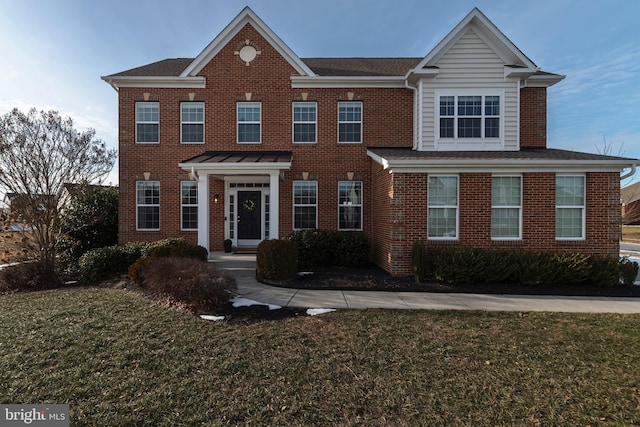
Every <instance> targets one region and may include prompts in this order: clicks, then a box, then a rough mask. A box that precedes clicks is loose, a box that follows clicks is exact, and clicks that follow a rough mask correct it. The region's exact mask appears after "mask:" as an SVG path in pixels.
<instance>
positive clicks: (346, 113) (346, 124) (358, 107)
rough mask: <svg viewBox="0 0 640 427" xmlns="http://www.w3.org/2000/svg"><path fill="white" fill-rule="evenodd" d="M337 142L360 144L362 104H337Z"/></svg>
mask: <svg viewBox="0 0 640 427" xmlns="http://www.w3.org/2000/svg"><path fill="white" fill-rule="evenodd" d="M338 142H353V143H360V142H362V102H339V103H338Z"/></svg>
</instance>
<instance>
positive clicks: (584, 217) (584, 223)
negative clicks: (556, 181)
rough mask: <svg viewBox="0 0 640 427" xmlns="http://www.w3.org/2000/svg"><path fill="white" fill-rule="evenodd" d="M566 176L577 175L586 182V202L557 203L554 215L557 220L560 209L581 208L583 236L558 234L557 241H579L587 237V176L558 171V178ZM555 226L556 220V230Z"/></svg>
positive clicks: (583, 195) (584, 194)
mask: <svg viewBox="0 0 640 427" xmlns="http://www.w3.org/2000/svg"><path fill="white" fill-rule="evenodd" d="M564 176H572V177H573V176H577V177H582V179H583V182H584V188H583V189H582V191H583V193H582V200H583V201H584V204H582V205H577V206H574V205H561V206H559V205H558V204H557V202H556V203H554V204H555V210H554V216H555V217H556V221H557V212H558V209H581V210H582V230H581V233H582V236H581V237H558V236H557V235H556V240H557V241H565V242H569V241H573V242H578V241H584V240H586V238H587V176H586V175H585V174H570V173H558V174H556V178H558V177H564ZM557 191H558V187H557V186H556V187H555V192H557ZM555 192H554V193H555ZM555 226H556V222H555V221H554V230H555Z"/></svg>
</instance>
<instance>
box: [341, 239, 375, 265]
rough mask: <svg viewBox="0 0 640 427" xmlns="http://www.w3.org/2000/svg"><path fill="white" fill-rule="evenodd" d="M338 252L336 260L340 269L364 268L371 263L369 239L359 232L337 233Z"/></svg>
mask: <svg viewBox="0 0 640 427" xmlns="http://www.w3.org/2000/svg"><path fill="white" fill-rule="evenodd" d="M337 238H338V248H337V249H338V250H337V253H336V256H337V257H338V259H337V260H335V262H336V264H337V265H339V266H340V267H364V266H365V265H367V264H368V263H369V253H370V252H371V246H370V245H369V239H367V236H365V235H364V233H362V232H359V231H339V232H337Z"/></svg>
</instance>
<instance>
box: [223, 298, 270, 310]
mask: <svg viewBox="0 0 640 427" xmlns="http://www.w3.org/2000/svg"><path fill="white" fill-rule="evenodd" d="M231 303H232V304H233V306H234V307H251V306H252V305H268V306H269V310H280V309H281V308H282V306H280V305H275V304H263V303H261V302H258V301H254V300H251V299H248V298H244V297H240V296H237V297H233V298H232V299H231Z"/></svg>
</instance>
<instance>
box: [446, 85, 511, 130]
mask: <svg viewBox="0 0 640 427" xmlns="http://www.w3.org/2000/svg"><path fill="white" fill-rule="evenodd" d="M438 107H439V117H440V120H439V122H438V123H439V129H440V134H439V137H440V138H441V139H499V138H500V117H501V113H500V110H501V108H500V95H439V96H438Z"/></svg>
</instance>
